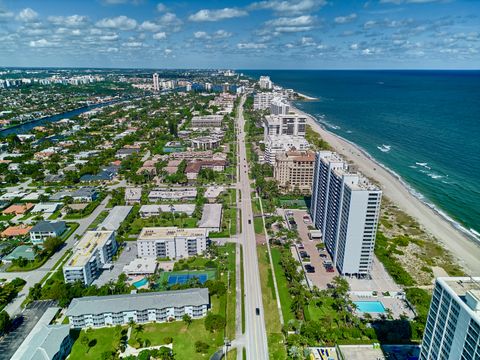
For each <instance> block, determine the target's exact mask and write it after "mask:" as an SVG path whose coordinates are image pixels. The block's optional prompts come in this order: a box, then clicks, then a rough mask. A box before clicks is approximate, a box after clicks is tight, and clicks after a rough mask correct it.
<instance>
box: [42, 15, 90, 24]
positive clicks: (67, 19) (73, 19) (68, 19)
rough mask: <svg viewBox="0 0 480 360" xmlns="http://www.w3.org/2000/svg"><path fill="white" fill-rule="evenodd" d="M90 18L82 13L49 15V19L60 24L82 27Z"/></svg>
mask: <svg viewBox="0 0 480 360" xmlns="http://www.w3.org/2000/svg"><path fill="white" fill-rule="evenodd" d="M87 20H88V18H87V17H86V16H81V15H71V16H49V17H48V21H50V22H51V23H52V24H55V25H58V26H66V27H80V26H83V25H85V24H86V23H87Z"/></svg>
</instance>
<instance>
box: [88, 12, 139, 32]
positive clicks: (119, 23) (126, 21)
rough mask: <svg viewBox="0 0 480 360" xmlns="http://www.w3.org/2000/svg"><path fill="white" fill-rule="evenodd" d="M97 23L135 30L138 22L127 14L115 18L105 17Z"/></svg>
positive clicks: (108, 27)
mask: <svg viewBox="0 0 480 360" xmlns="http://www.w3.org/2000/svg"><path fill="white" fill-rule="evenodd" d="M95 25H97V26H98V27H100V28H107V29H119V30H133V29H135V28H136V27H137V22H136V21H135V20H134V19H130V18H129V17H127V16H125V15H121V16H117V17H114V18H104V19H102V20H99V21H97V23H96V24H95Z"/></svg>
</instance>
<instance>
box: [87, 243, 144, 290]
mask: <svg viewBox="0 0 480 360" xmlns="http://www.w3.org/2000/svg"><path fill="white" fill-rule="evenodd" d="M136 257H137V242H136V241H127V242H126V245H125V247H124V248H123V249H122V253H121V254H120V256H119V258H118V259H117V260H116V261H114V262H113V268H112V269H111V270H103V271H102V273H101V274H100V276H99V277H98V278H97V279H96V280H95V281H94V282H93V284H94V285H97V286H102V285H105V284H107V283H108V282H110V281H112V280H113V281H117V279H118V277H119V276H120V274H121V273H122V272H123V267H124V266H125V265H127V264H129V263H130V262H131V261H132V260H133V259H135V258H136Z"/></svg>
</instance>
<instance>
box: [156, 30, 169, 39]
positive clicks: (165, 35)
mask: <svg viewBox="0 0 480 360" xmlns="http://www.w3.org/2000/svg"><path fill="white" fill-rule="evenodd" d="M166 38H167V34H166V33H165V32H164V31H162V32H158V33H156V34H153V39H154V40H163V39H166Z"/></svg>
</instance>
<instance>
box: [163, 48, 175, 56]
mask: <svg viewBox="0 0 480 360" xmlns="http://www.w3.org/2000/svg"><path fill="white" fill-rule="evenodd" d="M163 52H164V53H165V56H168V55H170V54H171V53H172V52H173V50H172V49H165V50H164V51H163Z"/></svg>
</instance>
